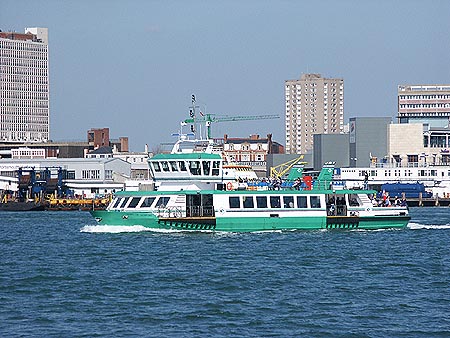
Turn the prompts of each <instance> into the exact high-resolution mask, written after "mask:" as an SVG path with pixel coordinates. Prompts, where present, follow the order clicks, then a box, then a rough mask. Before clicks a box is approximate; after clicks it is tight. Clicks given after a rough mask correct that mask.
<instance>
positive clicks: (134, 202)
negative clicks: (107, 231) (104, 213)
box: [112, 196, 170, 209]
mask: <svg viewBox="0 0 450 338" xmlns="http://www.w3.org/2000/svg"><path fill="white" fill-rule="evenodd" d="M169 199H170V197H163V196H162V197H159V198H158V199H157V198H156V197H116V198H115V199H114V200H113V204H112V209H123V208H150V207H151V206H152V205H153V204H155V206H154V207H155V208H165V207H166V205H167V203H168V202H169ZM155 200H157V201H156V203H154V202H155Z"/></svg>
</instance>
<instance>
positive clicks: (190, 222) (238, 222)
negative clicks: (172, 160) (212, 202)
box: [91, 210, 410, 232]
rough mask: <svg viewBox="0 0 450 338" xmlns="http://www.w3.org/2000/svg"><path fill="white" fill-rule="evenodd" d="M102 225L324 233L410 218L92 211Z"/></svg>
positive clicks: (400, 225)
mask: <svg viewBox="0 0 450 338" xmlns="http://www.w3.org/2000/svg"><path fill="white" fill-rule="evenodd" d="M91 214H92V216H93V217H94V218H95V219H96V220H97V221H98V223H99V224H100V225H113V226H114V225H116V226H135V225H139V226H143V227H146V228H149V229H167V230H169V229H178V230H187V231H199V230H210V231H225V232H254V231H278V230H283V231H290V230H320V229H367V230H369V229H370V230H374V229H392V228H405V227H406V225H407V224H408V222H409V220H410V217H409V216H403V217H398V216H397V217H390V216H386V217H385V216H373V217H325V216H324V217H295V218H294V217H282V218H281V217H197V218H158V217H156V216H155V215H154V214H152V213H149V212H117V211H107V210H97V211H91Z"/></svg>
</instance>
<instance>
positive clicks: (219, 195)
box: [90, 147, 410, 232]
mask: <svg viewBox="0 0 450 338" xmlns="http://www.w3.org/2000/svg"><path fill="white" fill-rule="evenodd" d="M207 148H209V149H211V147H207ZM174 149H176V147H174ZM149 168H150V172H151V174H152V176H153V180H154V181H155V183H156V188H157V190H154V191H121V192H117V193H116V194H115V196H114V198H113V199H112V201H111V203H110V204H109V205H108V207H107V208H106V209H105V210H91V211H90V212H91V214H92V216H93V217H94V218H95V220H96V221H97V222H98V224H100V225H117V226H135V225H139V226H143V227H146V228H150V229H166V230H171V229H172V230H183V231H223V232H256V231H274V230H281V231H290V230H319V229H385V228H404V227H406V225H407V224H408V222H409V220H410V216H409V212H408V208H407V207H406V206H395V207H379V206H374V205H373V203H372V198H373V197H374V196H375V194H376V191H374V190H349V189H333V188H332V187H333V184H332V182H333V172H334V164H333V163H328V164H326V165H324V167H323V168H322V170H321V172H320V174H319V176H318V178H317V180H316V181H315V182H314V183H313V184H312V186H311V190H296V189H293V188H292V187H290V188H286V189H283V188H280V189H278V190H272V189H270V188H268V187H267V186H266V187H264V188H260V187H257V188H256V189H255V187H254V186H253V187H252V189H250V186H245V185H243V186H242V185H238V186H235V184H234V183H235V182H236V178H235V177H231V176H227V174H229V169H227V166H225V165H224V161H223V158H222V156H221V155H220V154H217V153H213V152H210V151H202V152H187V153H186V152H177V151H175V152H172V153H170V154H158V155H155V156H154V157H153V158H150V159H149Z"/></svg>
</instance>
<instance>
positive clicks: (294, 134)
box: [285, 74, 344, 154]
mask: <svg viewBox="0 0 450 338" xmlns="http://www.w3.org/2000/svg"><path fill="white" fill-rule="evenodd" d="M285 99H286V106H285V112H286V153H289V154H303V153H306V152H308V151H310V150H312V148H313V140H314V138H313V135H314V134H341V133H343V132H344V80H343V79H332V78H323V77H322V76H321V75H320V74H303V75H302V76H301V77H300V79H299V80H287V81H285Z"/></svg>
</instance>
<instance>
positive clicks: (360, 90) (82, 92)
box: [0, 0, 450, 151]
mask: <svg viewBox="0 0 450 338" xmlns="http://www.w3.org/2000/svg"><path fill="white" fill-rule="evenodd" d="M449 12H450V3H448V2H446V1H435V2H433V6H431V5H430V4H428V3H427V2H424V1H398V2H395V3H391V2H389V1H379V2H376V3H370V2H367V3H362V4H361V3H360V2H357V1H341V2H332V1H320V2H314V3H307V2H291V1H282V2H275V3H270V2H256V1H248V2H243V3H240V2H237V1H236V2H234V1H232V2H227V3H221V2H210V3H205V2H200V1H193V2H189V3H181V2H176V1H169V2H145V1H135V2H132V3H125V2H121V1H111V2H105V1H90V2H87V1H80V2H76V3H61V2H58V1H39V6H35V2H31V1H10V0H5V1H3V2H2V11H1V12H0V22H1V27H0V29H1V30H3V31H9V30H15V31H17V32H23V29H24V28H25V27H46V28H48V29H49V60H50V132H51V134H50V136H51V139H53V140H55V141H58V140H70V139H84V138H85V135H86V132H87V130H89V129H91V128H103V127H108V128H110V132H111V136H112V137H113V138H118V137H121V136H128V137H129V141H130V149H131V150H134V151H140V150H143V149H144V145H145V144H149V146H150V149H152V147H155V146H157V145H158V144H159V143H161V142H170V141H173V140H174V139H173V138H172V137H171V136H170V135H171V133H172V132H176V131H177V130H178V129H179V122H181V121H182V120H184V119H185V118H187V117H188V106H189V105H190V97H191V95H192V94H195V95H196V97H197V103H198V104H199V105H200V106H201V107H202V108H201V109H202V110H203V111H204V112H206V113H216V114H219V115H227V114H230V115H258V114H261V115H262V114H279V115H280V116H281V117H283V118H281V119H279V120H275V121H257V122H256V121H249V122H239V125H237V124H236V123H221V124H215V125H213V136H215V137H222V136H223V135H224V134H225V133H227V134H229V135H230V136H232V137H246V136H249V135H250V134H254V133H258V134H261V135H262V136H265V135H266V134H267V133H272V134H273V135H274V136H273V139H274V141H277V142H280V143H284V141H285V133H284V129H285V128H284V126H285V122H284V109H285V98H284V81H286V80H288V79H296V78H300V76H301V74H303V73H320V74H322V76H324V77H333V78H334V77H336V78H342V79H344V82H345V92H344V97H345V103H344V109H345V110H344V123H347V122H348V119H349V118H351V117H355V116H390V117H394V116H396V114H397V86H398V85H404V84H448V83H450V67H449V65H448V60H449V59H450V44H448V43H446V42H447V41H448V33H449V32H450V22H449V21H448V20H447V18H446V17H447V13H449ZM100 19H101V20H100Z"/></svg>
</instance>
